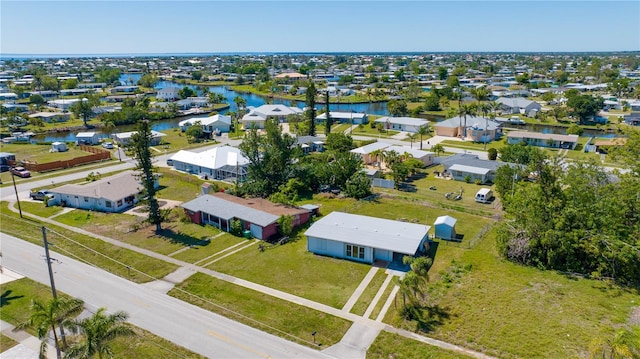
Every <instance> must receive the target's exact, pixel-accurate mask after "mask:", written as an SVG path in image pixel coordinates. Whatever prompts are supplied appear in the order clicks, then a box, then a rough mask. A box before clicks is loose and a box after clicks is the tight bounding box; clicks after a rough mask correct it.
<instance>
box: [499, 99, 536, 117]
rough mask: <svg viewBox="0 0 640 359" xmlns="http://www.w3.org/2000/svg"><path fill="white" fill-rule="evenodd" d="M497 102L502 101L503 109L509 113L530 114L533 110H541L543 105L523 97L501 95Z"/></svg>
mask: <svg viewBox="0 0 640 359" xmlns="http://www.w3.org/2000/svg"><path fill="white" fill-rule="evenodd" d="M496 102H498V103H500V104H501V106H500V107H501V108H502V110H503V111H505V112H507V113H518V114H523V115H530V114H531V113H532V112H531V111H536V112H540V110H541V109H542V106H541V105H540V104H539V103H537V102H535V101H531V100H527V99H526V98H522V97H515V98H507V97H501V98H499V99H497V100H496Z"/></svg>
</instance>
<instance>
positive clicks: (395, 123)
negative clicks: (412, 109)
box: [374, 117, 429, 133]
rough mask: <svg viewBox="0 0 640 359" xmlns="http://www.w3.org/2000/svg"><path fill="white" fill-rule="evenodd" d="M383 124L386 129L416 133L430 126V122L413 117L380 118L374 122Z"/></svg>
mask: <svg viewBox="0 0 640 359" xmlns="http://www.w3.org/2000/svg"><path fill="white" fill-rule="evenodd" d="M374 122H375V123H381V124H382V125H383V126H384V128H385V129H387V130H394V131H404V132H412V133H416V132H418V130H419V129H420V127H423V126H429V121H428V120H425V119H422V118H413V117H380V118H379V119H377V120H375V121H374Z"/></svg>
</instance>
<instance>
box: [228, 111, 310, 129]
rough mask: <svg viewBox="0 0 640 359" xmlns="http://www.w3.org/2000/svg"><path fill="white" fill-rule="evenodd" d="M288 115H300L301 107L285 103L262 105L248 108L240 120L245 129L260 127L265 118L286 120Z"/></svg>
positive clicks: (279, 120) (263, 123)
mask: <svg viewBox="0 0 640 359" xmlns="http://www.w3.org/2000/svg"><path fill="white" fill-rule="evenodd" d="M289 115H302V109H301V108H298V107H289V106H285V105H262V106H260V107H257V108H253V109H250V111H249V113H247V114H246V115H244V116H243V117H242V119H241V120H240V122H241V123H242V126H243V127H244V128H245V129H250V128H257V129H262V128H264V125H265V121H266V120H267V118H275V119H277V120H278V122H286V120H287V116H289Z"/></svg>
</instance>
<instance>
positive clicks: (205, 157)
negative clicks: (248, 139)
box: [170, 146, 249, 182]
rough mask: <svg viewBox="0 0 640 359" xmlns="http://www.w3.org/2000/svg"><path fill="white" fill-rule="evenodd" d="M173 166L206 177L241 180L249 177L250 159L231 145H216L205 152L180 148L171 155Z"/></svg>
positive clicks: (231, 180)
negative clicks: (248, 166)
mask: <svg viewBox="0 0 640 359" xmlns="http://www.w3.org/2000/svg"><path fill="white" fill-rule="evenodd" d="M170 160H171V161H172V162H173V168H175V169H176V170H178V171H184V172H187V173H192V174H197V175H199V176H202V177H204V178H205V179H212V180H220V181H229V182H234V181H236V179H238V180H239V181H240V182H242V181H244V180H245V179H246V177H247V165H248V164H249V160H248V159H247V158H246V157H244V156H243V155H242V151H240V150H239V149H238V148H235V147H231V146H221V147H214V148H212V149H210V150H207V151H204V152H191V151H186V150H180V151H178V153H176V154H175V155H173V156H171V158H170Z"/></svg>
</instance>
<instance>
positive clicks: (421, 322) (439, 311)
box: [411, 304, 450, 333]
mask: <svg viewBox="0 0 640 359" xmlns="http://www.w3.org/2000/svg"><path fill="white" fill-rule="evenodd" d="M449 317H450V314H449V308H445V307H441V306H439V305H437V304H436V305H430V306H423V307H419V308H416V310H414V311H413V313H412V318H411V319H412V321H413V323H414V324H415V331H416V332H423V333H430V332H432V331H434V330H435V329H436V328H437V327H439V326H441V325H443V324H444V322H445V320H447V319H449Z"/></svg>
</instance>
